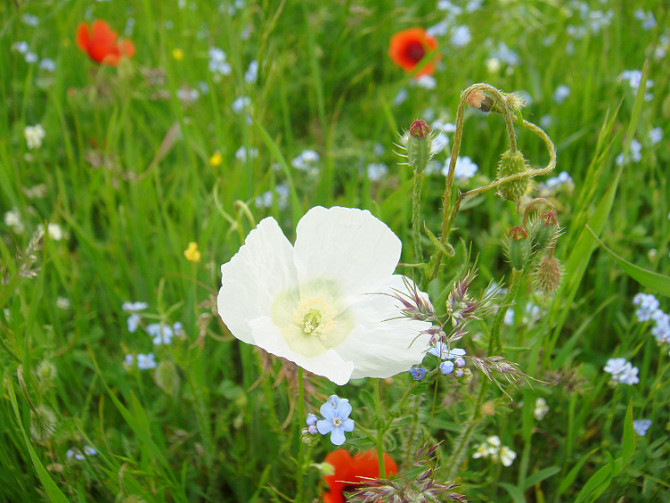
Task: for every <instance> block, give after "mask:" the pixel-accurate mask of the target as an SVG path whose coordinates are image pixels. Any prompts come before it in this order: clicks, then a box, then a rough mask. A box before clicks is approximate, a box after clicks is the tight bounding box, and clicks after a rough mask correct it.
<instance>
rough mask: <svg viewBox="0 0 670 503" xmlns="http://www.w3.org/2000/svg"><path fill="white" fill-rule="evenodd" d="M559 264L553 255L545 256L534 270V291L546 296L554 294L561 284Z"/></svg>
mask: <svg viewBox="0 0 670 503" xmlns="http://www.w3.org/2000/svg"><path fill="white" fill-rule="evenodd" d="M562 275H563V273H562V271H561V263H560V262H559V261H558V259H556V258H554V256H553V255H545V256H544V257H543V258H542V260H540V262H539V263H538V264H537V267H536V268H535V275H534V278H533V279H534V284H535V289H536V290H538V291H540V292H543V293H545V294H547V295H551V294H552V293H554V292H555V291H556V290H557V289H558V286H559V285H560V284H561V276H562Z"/></svg>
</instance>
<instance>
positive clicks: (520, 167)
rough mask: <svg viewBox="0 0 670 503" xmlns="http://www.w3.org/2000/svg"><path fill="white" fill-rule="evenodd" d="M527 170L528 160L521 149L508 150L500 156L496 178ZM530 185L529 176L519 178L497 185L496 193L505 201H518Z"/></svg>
mask: <svg viewBox="0 0 670 503" xmlns="http://www.w3.org/2000/svg"><path fill="white" fill-rule="evenodd" d="M527 170H528V161H527V160H526V158H525V157H524V156H523V154H522V153H521V151H519V150H515V151H514V152H513V151H511V150H508V151H507V152H504V153H503V154H502V155H501V156H500V161H499V162H498V171H497V173H496V178H497V179H498V180H501V179H503V178H506V177H508V176H511V175H516V174H518V173H523V172H524V171H527ZM529 185H530V179H529V177H524V178H520V179H518V180H514V181H511V182H505V183H503V184H501V185H499V186H498V195H499V196H500V197H502V198H503V199H505V200H507V201H518V200H519V199H521V196H523V195H524V194H525V193H526V191H527V190H528V187H529Z"/></svg>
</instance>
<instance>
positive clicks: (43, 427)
mask: <svg viewBox="0 0 670 503" xmlns="http://www.w3.org/2000/svg"><path fill="white" fill-rule="evenodd" d="M55 431H56V414H54V413H53V411H52V410H51V409H50V408H49V407H47V406H46V405H38V406H37V407H35V409H34V410H31V411H30V435H31V436H32V437H33V440H35V442H39V443H42V442H46V441H47V440H49V439H50V438H51V436H52V435H53V434H54V432H55Z"/></svg>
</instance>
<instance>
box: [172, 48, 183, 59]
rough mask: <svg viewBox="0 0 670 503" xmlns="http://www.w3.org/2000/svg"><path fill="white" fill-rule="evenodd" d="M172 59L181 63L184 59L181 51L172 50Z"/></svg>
mask: <svg viewBox="0 0 670 503" xmlns="http://www.w3.org/2000/svg"><path fill="white" fill-rule="evenodd" d="M172 57H173V58H174V59H176V60H177V61H181V60H182V59H184V51H182V50H181V49H179V48H177V49H172Z"/></svg>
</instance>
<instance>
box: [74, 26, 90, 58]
mask: <svg viewBox="0 0 670 503" xmlns="http://www.w3.org/2000/svg"><path fill="white" fill-rule="evenodd" d="M89 38H90V37H89V34H88V25H87V24H86V23H81V24H80V25H79V26H78V27H77V46H78V47H79V48H80V49H81V50H82V51H84V52H88V42H89Z"/></svg>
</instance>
